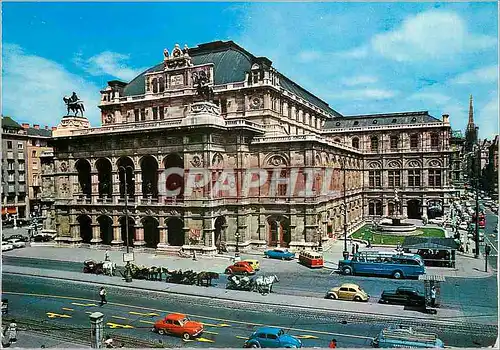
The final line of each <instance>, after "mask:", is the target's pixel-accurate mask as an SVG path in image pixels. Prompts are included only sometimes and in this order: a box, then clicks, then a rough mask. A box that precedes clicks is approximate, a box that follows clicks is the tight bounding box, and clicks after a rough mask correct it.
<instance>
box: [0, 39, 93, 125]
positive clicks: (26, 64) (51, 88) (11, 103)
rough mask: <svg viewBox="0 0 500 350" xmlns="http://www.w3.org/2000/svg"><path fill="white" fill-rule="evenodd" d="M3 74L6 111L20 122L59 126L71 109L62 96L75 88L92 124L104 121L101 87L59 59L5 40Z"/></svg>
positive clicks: (3, 95)
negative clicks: (100, 107)
mask: <svg viewBox="0 0 500 350" xmlns="http://www.w3.org/2000/svg"><path fill="white" fill-rule="evenodd" d="M2 75H3V84H2V85H3V86H2V87H3V88H2V97H3V109H4V110H3V111H2V113H3V114H4V115H9V116H11V117H12V118H14V119H15V120H17V121H19V122H30V123H37V124H43V125H50V126H57V124H59V122H60V120H61V118H62V117H63V116H64V115H66V112H67V111H66V106H65V104H64V102H63V100H62V98H63V97H64V96H68V95H70V94H71V93H72V92H73V91H75V92H76V93H77V94H78V96H79V97H80V99H81V100H83V101H84V103H85V107H86V112H85V116H86V117H87V118H88V119H89V120H90V122H91V124H92V125H93V126H97V125H99V124H100V111H99V109H98V108H97V105H98V104H99V100H100V94H99V90H100V89H99V88H98V87H97V86H95V85H94V84H92V83H90V82H88V81H85V80H84V79H82V78H80V77H79V76H77V75H74V74H72V73H70V72H68V71H67V70H66V69H65V68H64V67H63V66H62V65H60V64H58V63H57V62H54V61H51V60H48V59H46V58H43V57H40V56H35V55H30V54H28V53H26V52H24V51H23V49H22V48H21V47H20V46H18V45H14V44H4V46H3V72H2Z"/></svg>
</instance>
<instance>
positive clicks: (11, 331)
mask: <svg viewBox="0 0 500 350" xmlns="http://www.w3.org/2000/svg"><path fill="white" fill-rule="evenodd" d="M7 334H8V338H9V342H10V343H15V342H17V324H16V320H12V322H11V323H10V324H9V328H7Z"/></svg>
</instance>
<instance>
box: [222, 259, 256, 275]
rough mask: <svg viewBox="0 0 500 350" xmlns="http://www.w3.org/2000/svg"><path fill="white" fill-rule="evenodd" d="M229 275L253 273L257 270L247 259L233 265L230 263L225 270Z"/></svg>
mask: <svg viewBox="0 0 500 350" xmlns="http://www.w3.org/2000/svg"><path fill="white" fill-rule="evenodd" d="M224 273H226V274H228V275H240V274H241V275H253V274H254V273H255V270H254V269H253V268H252V266H251V265H250V264H249V263H248V262H246V261H238V262H236V263H234V264H233V265H230V266H228V267H227V268H226V271H225V272H224Z"/></svg>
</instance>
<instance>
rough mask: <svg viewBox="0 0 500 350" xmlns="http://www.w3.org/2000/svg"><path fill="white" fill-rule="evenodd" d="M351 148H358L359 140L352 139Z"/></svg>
mask: <svg viewBox="0 0 500 350" xmlns="http://www.w3.org/2000/svg"><path fill="white" fill-rule="evenodd" d="M352 147H354V148H359V139H358V138H357V137H355V138H353V139H352Z"/></svg>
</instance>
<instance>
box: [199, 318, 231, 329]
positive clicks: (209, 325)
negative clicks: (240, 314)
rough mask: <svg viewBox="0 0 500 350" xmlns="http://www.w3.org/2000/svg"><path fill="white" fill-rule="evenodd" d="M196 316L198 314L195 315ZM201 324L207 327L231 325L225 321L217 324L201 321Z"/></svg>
mask: <svg viewBox="0 0 500 350" xmlns="http://www.w3.org/2000/svg"><path fill="white" fill-rule="evenodd" d="M197 317H198V316H197ZM202 324H203V325H204V326H207V327H231V325H230V324H227V323H219V324H213V323H205V322H202Z"/></svg>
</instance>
